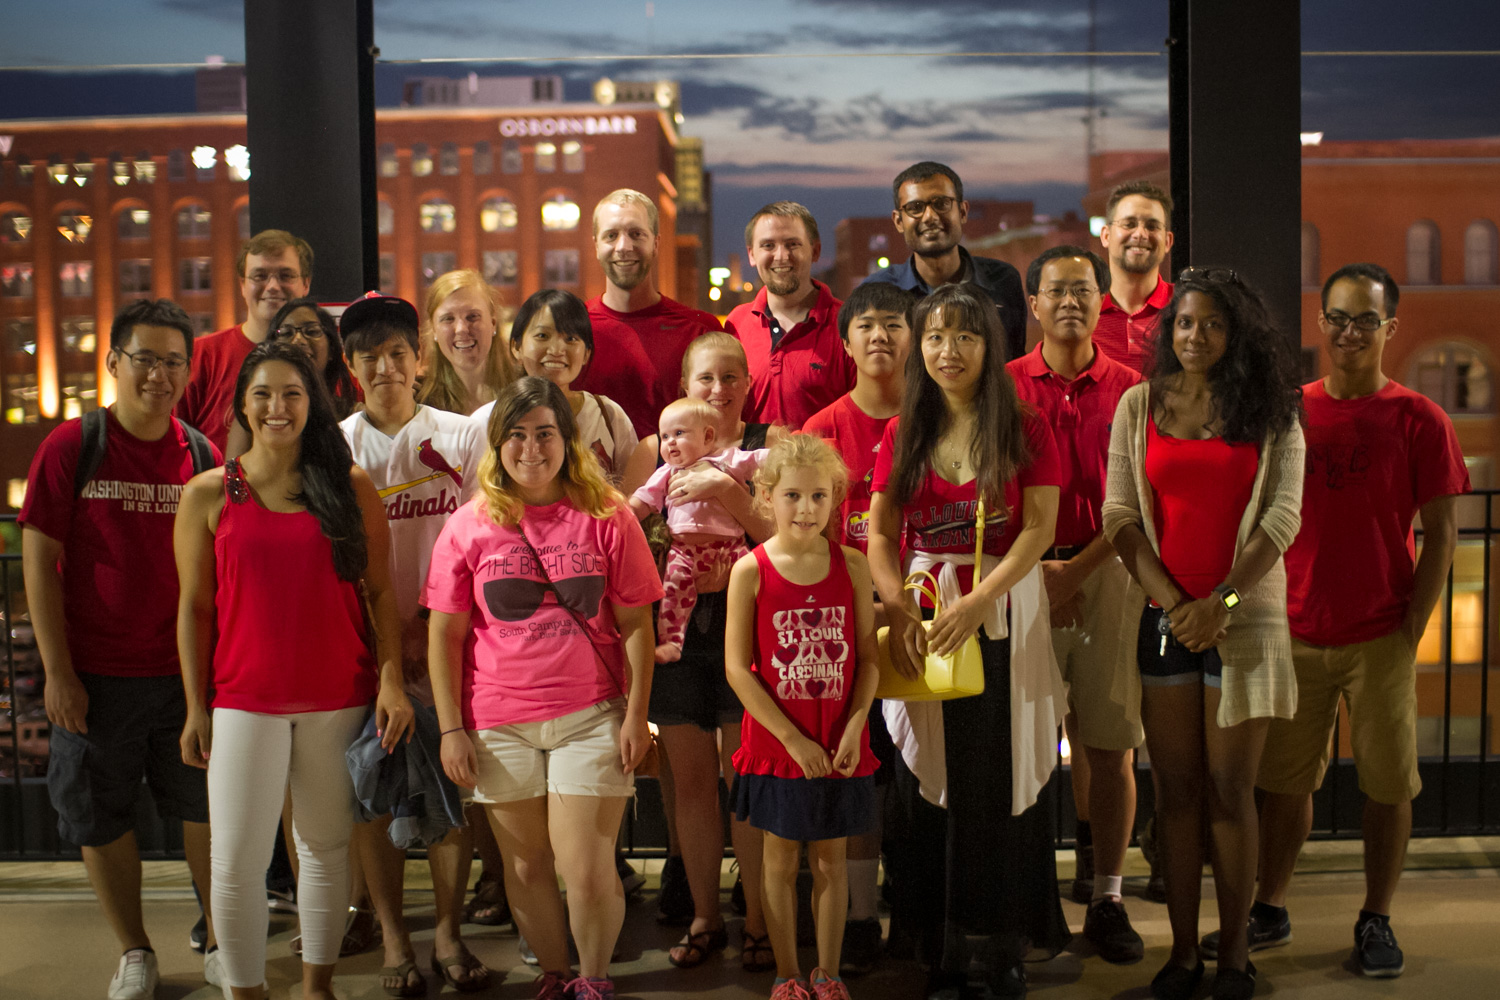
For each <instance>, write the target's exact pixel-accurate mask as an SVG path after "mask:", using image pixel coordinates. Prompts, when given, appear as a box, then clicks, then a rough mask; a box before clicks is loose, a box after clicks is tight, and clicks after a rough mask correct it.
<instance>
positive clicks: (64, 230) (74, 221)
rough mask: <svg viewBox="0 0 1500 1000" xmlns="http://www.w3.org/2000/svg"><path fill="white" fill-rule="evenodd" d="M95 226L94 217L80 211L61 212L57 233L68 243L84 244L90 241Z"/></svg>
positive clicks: (58, 218)
mask: <svg viewBox="0 0 1500 1000" xmlns="http://www.w3.org/2000/svg"><path fill="white" fill-rule="evenodd" d="M93 228H94V217H93V216H92V215H83V214H81V213H78V212H59V213H58V215H57V235H58V236H61V237H62V238H63V240H64V241H65V242H67V243H74V244H78V245H82V244H84V243H87V242H88V241H89V233H90V232H91V231H92V230H93Z"/></svg>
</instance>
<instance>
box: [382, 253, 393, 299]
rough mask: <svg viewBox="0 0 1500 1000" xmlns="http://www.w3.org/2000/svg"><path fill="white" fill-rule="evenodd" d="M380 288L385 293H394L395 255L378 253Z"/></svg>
mask: <svg viewBox="0 0 1500 1000" xmlns="http://www.w3.org/2000/svg"><path fill="white" fill-rule="evenodd" d="M380 290H381V291H382V292H384V293H385V294H387V295H395V294H396V255H395V254H393V253H383V254H381V255H380Z"/></svg>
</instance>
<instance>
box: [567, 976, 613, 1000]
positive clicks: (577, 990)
mask: <svg viewBox="0 0 1500 1000" xmlns="http://www.w3.org/2000/svg"><path fill="white" fill-rule="evenodd" d="M568 989H570V990H572V991H573V1000H614V996H615V992H614V988H613V986H612V984H611V983H610V981H609V980H608V979H600V980H590V979H586V978H584V977H583V976H579V977H578V978H577V979H575V980H573V981H572V982H571V983H569V984H568Z"/></svg>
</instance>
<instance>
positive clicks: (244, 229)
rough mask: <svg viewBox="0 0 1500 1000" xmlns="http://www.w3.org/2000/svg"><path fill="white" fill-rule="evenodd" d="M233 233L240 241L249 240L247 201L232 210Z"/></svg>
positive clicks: (248, 204)
mask: <svg viewBox="0 0 1500 1000" xmlns="http://www.w3.org/2000/svg"><path fill="white" fill-rule="evenodd" d="M234 231H235V232H236V233H238V234H239V237H240V239H241V240H248V239H249V238H250V203H249V202H248V201H247V202H245V203H244V204H243V205H241V206H240V207H239V208H237V209H235V210H234Z"/></svg>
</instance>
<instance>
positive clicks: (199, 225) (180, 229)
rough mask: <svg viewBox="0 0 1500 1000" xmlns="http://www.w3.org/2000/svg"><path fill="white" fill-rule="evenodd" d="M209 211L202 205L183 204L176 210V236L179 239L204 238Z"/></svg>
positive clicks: (206, 231)
mask: <svg viewBox="0 0 1500 1000" xmlns="http://www.w3.org/2000/svg"><path fill="white" fill-rule="evenodd" d="M209 222H210V213H209V211H208V209H207V208H204V207H203V206H202V205H184V206H183V207H182V208H179V209H178V210H177V238H178V239H179V240H206V239H208V227H209Z"/></svg>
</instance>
